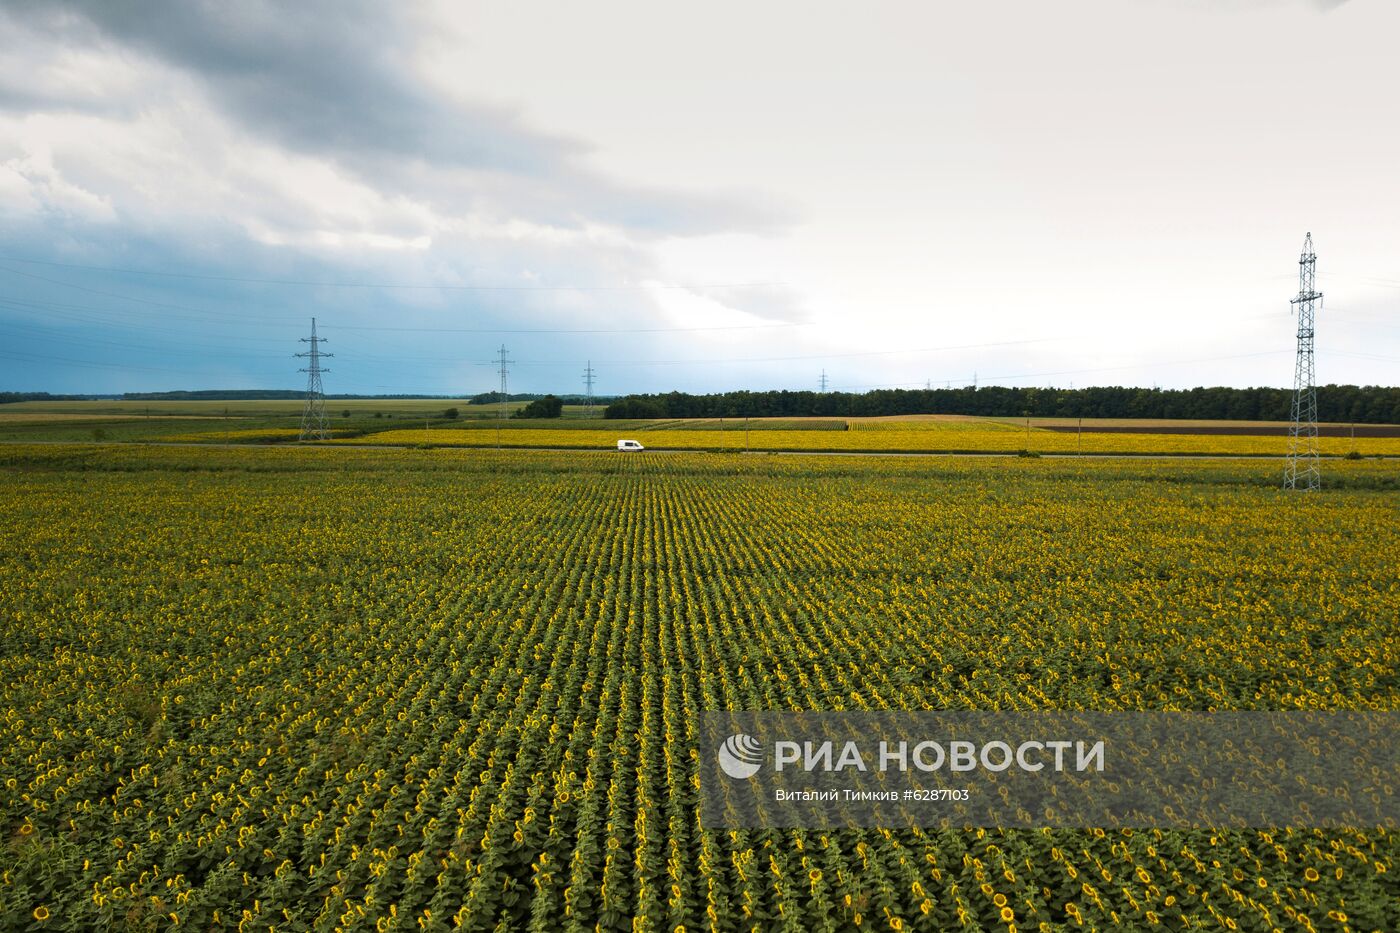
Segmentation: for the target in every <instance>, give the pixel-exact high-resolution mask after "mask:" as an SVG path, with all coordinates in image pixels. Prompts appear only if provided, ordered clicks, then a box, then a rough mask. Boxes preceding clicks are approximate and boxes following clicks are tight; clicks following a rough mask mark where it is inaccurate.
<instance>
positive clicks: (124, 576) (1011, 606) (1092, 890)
mask: <svg viewBox="0 0 1400 933" xmlns="http://www.w3.org/2000/svg"><path fill="white" fill-rule="evenodd" d="M0 474H2V475H3V484H0V517H3V522H0V620H3V632H4V636H5V637H4V639H3V654H0V666H3V668H4V688H3V694H0V775H2V776H3V778H4V781H3V785H0V825H2V826H3V829H4V837H3V846H4V852H3V857H0V862H3V866H4V867H3V873H2V874H0V928H3V929H30V928H33V929H69V930H108V929H140V930H144V929H167V928H175V927H176V926H178V927H180V928H187V927H188V928H195V929H200V930H205V929H230V930H231V929H235V928H239V927H241V928H243V929H250V928H251V929H272V928H275V929H285V930H301V929H332V928H335V927H345V928H353V929H375V928H379V929H429V930H443V929H451V928H453V927H454V926H456V925H460V926H461V927H462V928H465V929H473V930H516V929H521V930H524V929H530V930H592V929H595V928H601V929H606V930H614V929H616V930H652V929H654V930H675V929H678V928H680V927H684V928H685V929H687V930H697V929H715V930H737V929H745V930H747V929H759V930H768V929H790V930H803V931H806V930H844V929H852V928H860V929H885V930H888V929H918V930H925V929H926V930H945V929H953V928H965V929H999V930H1007V929H1012V928H1014V929H1020V930H1034V929H1072V928H1078V927H1084V928H1101V929H1110V928H1130V929H1169V930H1177V929H1220V928H1230V927H1234V928H1239V929H1248V930H1252V929H1274V928H1277V929H1284V930H1292V929H1305V928H1309V927H1311V928H1315V929H1319V930H1322V929H1336V930H1343V929H1355V930H1394V929H1397V928H1400V864H1397V856H1400V837H1397V836H1396V834H1395V833H1393V832H1387V831H1384V830H1376V829H1356V830H1346V831H1325V832H1324V831H1306V830H1297V829H1293V830H1290V829H1286V828H1279V829H1273V830H1254V831H1231V832H1207V831H1201V832H1182V831H1161V830H1152V829H1140V830H1136V831H1133V830H1109V831H1106V832H1105V831H1103V830H1096V831H1082V832H1080V831H1065V830H1058V831H1050V830H1045V831H1039V830H1016V831H1013V830H958V831H947V832H934V831H924V830H918V829H910V828H898V829H888V830H879V829H870V830H840V831H830V832H825V831H824V832H817V831H805V830H766V831H760V830H745V831H733V832H718V831H708V830H702V829H701V828H700V826H699V823H698V814H697V807H696V795H695V788H696V785H695V780H696V779H697V773H698V761H699V758H698V755H699V752H698V751H697V750H695V749H694V737H695V723H696V719H697V717H698V715H699V713H700V712H701V711H703V710H705V709H751V710H765V709H775V710H777V709H819V710H820V709H843V708H844V709H1061V708H1063V709H1098V710H1135V709H1162V710H1169V709H1208V708H1215V709H1300V708H1321V709H1361V708H1369V709H1380V710H1396V709H1400V679H1397V674H1396V672H1397V671H1400V637H1397V636H1400V630H1397V620H1400V581H1397V577H1396V574H1395V568H1396V567H1397V566H1400V530H1397V524H1396V522H1395V520H1394V519H1395V515H1396V509H1397V506H1400V492H1397V491H1396V490H1395V489H1394V486H1393V483H1394V476H1393V468H1392V467H1391V466H1390V464H1388V463H1381V462H1338V463H1336V464H1333V465H1330V466H1329V477H1330V488H1328V489H1325V490H1324V491H1323V492H1322V493H1321V494H1320V495H1317V496H1311V497H1308V496H1297V495H1286V494H1284V493H1283V492H1282V491H1280V490H1279V489H1277V488H1276V487H1277V485H1278V482H1277V481H1278V476H1277V470H1276V468H1275V465H1274V464H1273V463H1265V462H1254V461H1152V462H1132V461H1125V460H1100V461H1082V460H1018V459H1015V458H997V459H955V458H938V457H929V458H907V459H895V458H864V457H821V456H812V457H800V458H799V457H735V456H726V455H722V454H674V455H666V456H658V457H650V456H640V455H639V456H620V455H619V456H588V455H580V454H578V453H556V452H543V451H534V452H531V451H501V452H496V451H491V450H482V451H463V450H444V449H434V450H413V449H382V450H359V449H338V448H330V447H313V448H275V447H274V448H245V449H236V448H232V449H231V448H211V449H196V448H188V447H170V448H136V447H121V446H105V447H99V446H64V445H50V446H44V447H23V446H15V445H10V446H4V447H0ZM1300 528H1301V529H1304V530H1303V531H1301V532H1300V531H1299V529H1300ZM40 918H42V919H40Z"/></svg>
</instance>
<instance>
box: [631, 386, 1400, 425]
mask: <svg viewBox="0 0 1400 933" xmlns="http://www.w3.org/2000/svg"><path fill="white" fill-rule="evenodd" d="M1292 400H1293V390H1291V389H1269V388H1252V389H1232V388H1225V387H1214V388H1195V389H1137V388H1128V387H1123V386H1100V387H1095V388H1086V389H1047V388H1006V387H1003V386H983V387H980V388H973V387H971V386H968V387H965V388H961V389H877V390H875V391H872V392H865V393H863V394H859V395H857V394H853V393H848V392H788V391H771V392H723V393H718V394H712V395H689V394H687V393H684V392H669V393H666V394H663V395H629V396H626V397H625V398H622V399H620V400H618V401H616V402H613V403H612V404H611V405H609V406H608V408H607V412H606V413H605V417H607V418H763V417H783V418H795V417H803V416H810V415H818V416H828V417H854V416H860V415H944V414H946V415H983V416H987V417H994V418H1021V417H1042V418H1044V417H1058V418H1193V419H1212V420H1231V421H1287V420H1289V418H1290V411H1289V410H1290V407H1291V405H1292ZM1317 417H1318V420H1319V421H1335V422H1342V423H1349V422H1356V423H1358V424H1400V388H1396V387H1385V386H1338V385H1326V386H1318V388H1317Z"/></svg>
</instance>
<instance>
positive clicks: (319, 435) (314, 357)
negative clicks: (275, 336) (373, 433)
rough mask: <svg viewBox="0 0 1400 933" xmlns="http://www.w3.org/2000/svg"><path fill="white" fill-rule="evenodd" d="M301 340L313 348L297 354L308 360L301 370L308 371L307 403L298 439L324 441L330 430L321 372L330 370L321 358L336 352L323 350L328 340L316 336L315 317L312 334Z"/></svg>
mask: <svg viewBox="0 0 1400 933" xmlns="http://www.w3.org/2000/svg"><path fill="white" fill-rule="evenodd" d="M301 342H302V343H309V344H311V348H310V349H309V350H307V351H306V352H305V353H298V354H297V356H298V357H299V358H302V359H305V360H306V367H305V368H304V369H302V370H300V372H304V373H306V405H305V406H304V407H303V408H302V410H301V434H300V435H299V436H298V438H297V440H301V441H308V440H310V441H324V440H326V439H328V438H329V437H330V431H329V429H328V428H327V426H326V395H325V392H323V391H322V389H321V374H322V373H328V372H330V370H329V369H325V368H324V367H322V366H321V360H323V359H325V358H327V357H329V356H333V355H334V354H331V353H322V352H321V344H323V343H325V342H326V338H325V337H317V336H316V319H315V318H314V317H313V318H312V319H311V336H310V337H302V338H301Z"/></svg>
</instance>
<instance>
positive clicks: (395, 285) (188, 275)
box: [0, 256, 785, 292]
mask: <svg viewBox="0 0 1400 933" xmlns="http://www.w3.org/2000/svg"><path fill="white" fill-rule="evenodd" d="M0 262H22V263H26V264H29V265H37V266H52V267H54V268H58V269H84V270H87V271H90V272H117V273H120V274H122V275H147V276H152V277H157V278H165V279H198V280H200V281H206V282H239V283H244V284H249V285H296V286H304V287H308V288H384V289H423V290H431V291H472V292H621V291H652V290H655V289H680V290H684V291H706V290H713V289H724V288H780V287H782V286H783V285H784V284H785V283H783V282H720V283H711V284H686V283H676V282H648V283H644V284H634V285H448V284H443V283H428V282H327V281H318V280H314V279H266V278H258V277H255V276H246V275H208V274H206V273H200V272H160V271H156V270H152V269H123V268H119V267H116V266H90V265H84V264H82V263H76V262H54V261H52V260H48V259H24V258H21V257H19V256H0ZM11 271H14V270H11ZM19 274H21V275H23V274H24V273H19Z"/></svg>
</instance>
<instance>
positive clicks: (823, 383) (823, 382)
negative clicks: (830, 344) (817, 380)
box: [821, 369, 826, 395]
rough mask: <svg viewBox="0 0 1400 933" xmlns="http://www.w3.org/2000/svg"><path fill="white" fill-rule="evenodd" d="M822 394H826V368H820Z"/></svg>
mask: <svg viewBox="0 0 1400 933" xmlns="http://www.w3.org/2000/svg"><path fill="white" fill-rule="evenodd" d="M821 391H822V394H823V395H825V394H826V370H824V369H823V370H822V389H821Z"/></svg>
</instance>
